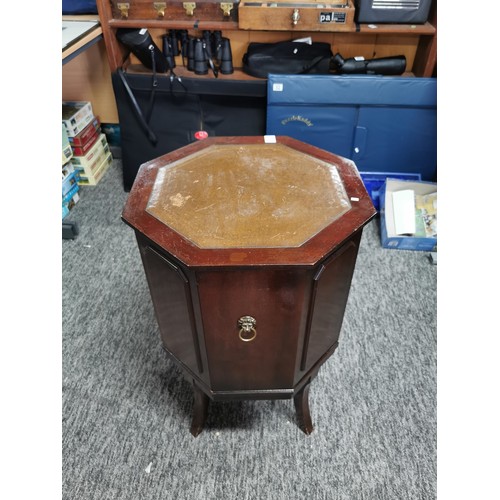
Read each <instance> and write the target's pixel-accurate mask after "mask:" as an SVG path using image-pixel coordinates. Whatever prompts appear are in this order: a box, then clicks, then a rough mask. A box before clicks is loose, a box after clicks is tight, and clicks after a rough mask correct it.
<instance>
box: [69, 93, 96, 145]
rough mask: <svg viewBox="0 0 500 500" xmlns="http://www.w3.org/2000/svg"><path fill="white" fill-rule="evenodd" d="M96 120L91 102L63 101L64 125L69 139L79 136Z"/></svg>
mask: <svg viewBox="0 0 500 500" xmlns="http://www.w3.org/2000/svg"><path fill="white" fill-rule="evenodd" d="M93 118H94V114H93V112H92V104H91V103H90V102H89V101H63V102H62V123H63V125H64V127H65V128H66V132H67V134H68V137H74V136H75V135H78V134H79V133H80V132H81V131H82V130H83V129H84V128H85V127H86V126H87V125H88V124H89V123H90V122H91V121H92V119H93Z"/></svg>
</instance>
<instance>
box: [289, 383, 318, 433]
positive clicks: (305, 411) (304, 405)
mask: <svg viewBox="0 0 500 500" xmlns="http://www.w3.org/2000/svg"><path fill="white" fill-rule="evenodd" d="M310 385H311V381H309V382H307V384H306V385H305V386H304V387H303V388H302V389H301V390H300V391H299V392H298V393H297V394H296V395H295V396H294V398H293V402H294V403H295V412H296V414H297V420H298V422H299V427H300V429H301V430H302V431H303V432H305V433H306V434H311V432H312V431H313V424H312V420H311V412H310V410H309V387H310Z"/></svg>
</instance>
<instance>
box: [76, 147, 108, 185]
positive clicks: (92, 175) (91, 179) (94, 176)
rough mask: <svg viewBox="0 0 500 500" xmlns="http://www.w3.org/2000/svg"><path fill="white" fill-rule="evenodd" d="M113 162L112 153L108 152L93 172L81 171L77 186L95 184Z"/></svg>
mask: <svg viewBox="0 0 500 500" xmlns="http://www.w3.org/2000/svg"><path fill="white" fill-rule="evenodd" d="M112 162H113V155H112V154H111V152H109V153H108V154H107V155H106V157H105V158H104V160H103V161H102V162H101V163H100V164H99V167H98V168H97V169H96V170H95V171H94V172H87V171H82V172H80V177H79V179H78V185H79V186H95V185H97V183H98V182H99V181H100V180H101V178H102V176H103V175H104V173H105V172H106V171H107V170H108V168H109V166H110V165H111V163H112Z"/></svg>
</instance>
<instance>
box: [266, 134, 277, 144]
mask: <svg viewBox="0 0 500 500" xmlns="http://www.w3.org/2000/svg"><path fill="white" fill-rule="evenodd" d="M264 142H265V143H266V144H275V143H276V136H275V135H265V136H264Z"/></svg>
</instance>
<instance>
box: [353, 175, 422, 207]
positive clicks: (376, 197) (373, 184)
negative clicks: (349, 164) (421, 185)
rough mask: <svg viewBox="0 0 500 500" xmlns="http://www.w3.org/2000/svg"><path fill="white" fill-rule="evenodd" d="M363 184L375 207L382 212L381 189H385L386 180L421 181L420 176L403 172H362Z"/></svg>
mask: <svg viewBox="0 0 500 500" xmlns="http://www.w3.org/2000/svg"><path fill="white" fill-rule="evenodd" d="M359 174H360V175H361V179H363V184H364V185H365V187H366V190H367V191H368V194H369V195H370V198H371V199H372V203H373V205H374V207H375V208H376V209H377V210H378V211H380V189H381V188H382V187H383V185H384V183H385V180H386V179H387V178H388V177H390V178H392V179H400V180H403V181H421V180H422V176H421V175H420V174H412V173H403V172H397V173H394V172H360V173H359Z"/></svg>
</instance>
